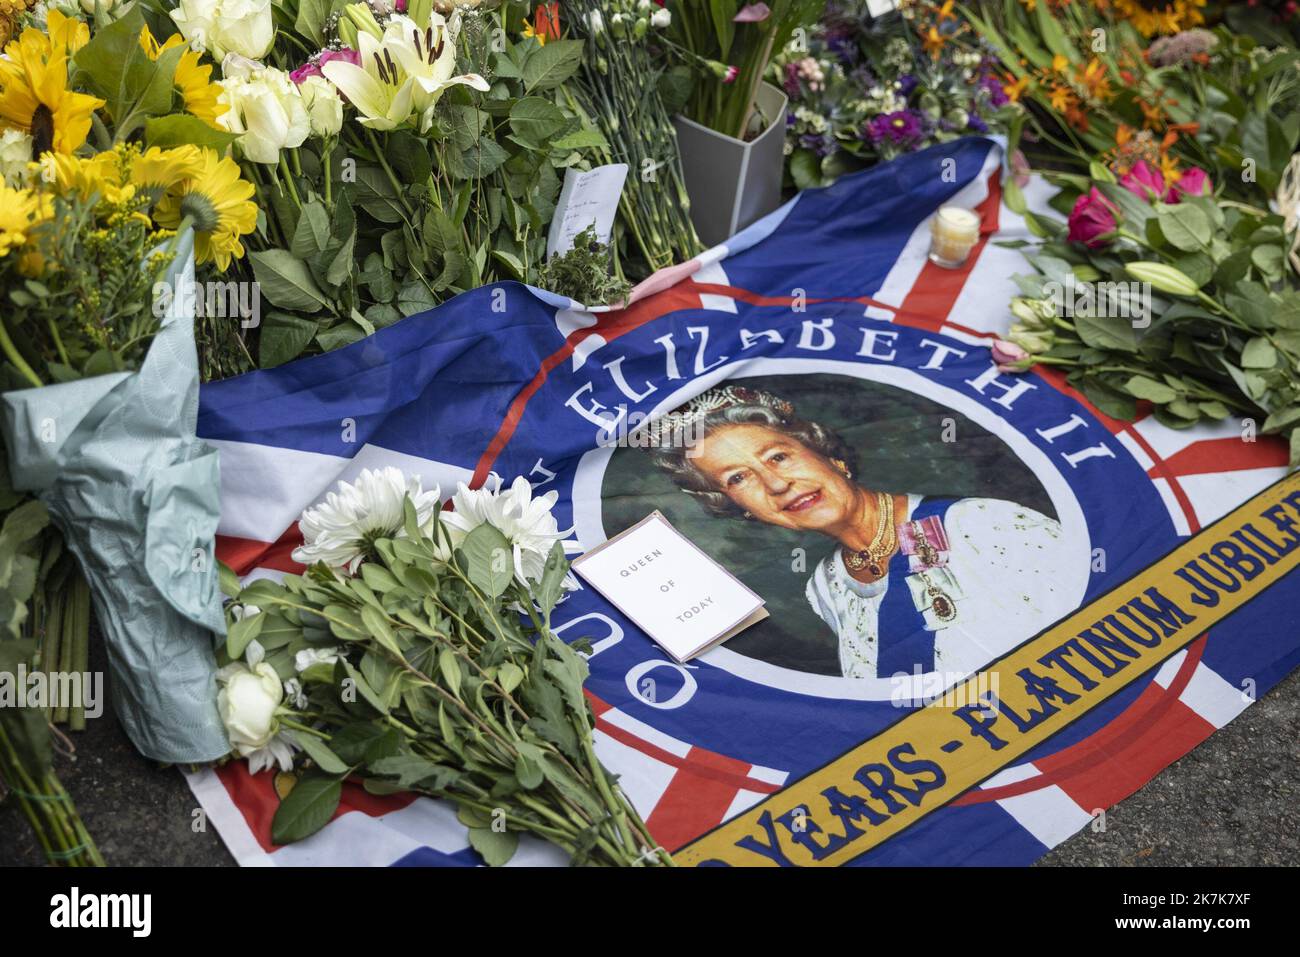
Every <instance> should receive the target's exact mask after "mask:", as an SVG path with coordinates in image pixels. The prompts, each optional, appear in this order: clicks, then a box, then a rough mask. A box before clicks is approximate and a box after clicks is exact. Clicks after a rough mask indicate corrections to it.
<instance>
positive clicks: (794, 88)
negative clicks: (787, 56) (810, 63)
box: [781, 63, 801, 100]
mask: <svg viewBox="0 0 1300 957" xmlns="http://www.w3.org/2000/svg"><path fill="white" fill-rule="evenodd" d="M781 85H782V86H784V87H785V92H786V95H787V96H788V97H790V99H792V100H796V99H798V98H799V94H800V92H801V88H800V86H799V64H797V63H787V64H786V65H785V77H784V79H783V80H782V81H781Z"/></svg>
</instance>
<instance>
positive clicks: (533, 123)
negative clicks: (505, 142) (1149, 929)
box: [510, 96, 599, 149]
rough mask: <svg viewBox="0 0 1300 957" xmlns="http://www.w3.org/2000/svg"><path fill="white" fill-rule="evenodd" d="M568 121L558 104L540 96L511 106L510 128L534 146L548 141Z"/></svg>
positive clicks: (526, 98)
mask: <svg viewBox="0 0 1300 957" xmlns="http://www.w3.org/2000/svg"><path fill="white" fill-rule="evenodd" d="M568 122H569V121H568V119H567V118H566V117H565V115H564V113H563V112H562V111H561V110H560V108H559V107H558V106H556V105H555V104H554V103H552V102H550V101H549V100H546V99H543V98H542V97H540V96H526V97H524V98H523V99H522V100H519V101H518V102H517V103H515V105H514V106H512V107H511V108H510V129H511V130H513V131H514V134H515V136H517V137H519V138H520V139H521V140H523V141H525V142H527V143H530V144H532V145H534V146H540V145H541V144H542V143H544V142H546V141H547V140H548V139H550V138H551V137H552V136H553V135H555V134H556V133H558V132H559V131H560V130H562V129H563V128H564V127H565V125H566V124H567V123H568ZM593 132H594V131H593ZM597 135H599V134H597ZM569 148H570V149H572V148H573V147H569Z"/></svg>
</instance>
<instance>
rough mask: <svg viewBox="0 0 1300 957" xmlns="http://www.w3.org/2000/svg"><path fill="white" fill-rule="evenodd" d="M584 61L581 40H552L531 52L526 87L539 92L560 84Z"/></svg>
mask: <svg viewBox="0 0 1300 957" xmlns="http://www.w3.org/2000/svg"><path fill="white" fill-rule="evenodd" d="M580 63H582V41H581V40H552V41H551V42H550V43H548V44H546V46H544V47H541V48H539V49H537V50H535V51H533V52H532V53H531V54H529V56H528V59H527V61H525V63H524V68H523V70H522V71H521V72H522V73H523V76H524V89H525V90H526V91H527V92H529V93H538V92H540V91H542V90H549V89H552V88H553V87H557V86H559V85H560V84H561V83H563V82H564V81H565V80H567V79H568V78H569V77H571V76H572V75H573V74H574V72H575V71H576V70H577V69H578V66H579V64H580Z"/></svg>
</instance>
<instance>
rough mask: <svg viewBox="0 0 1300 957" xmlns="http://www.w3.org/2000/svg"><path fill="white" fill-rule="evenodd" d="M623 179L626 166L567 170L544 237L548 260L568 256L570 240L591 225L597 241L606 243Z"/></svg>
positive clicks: (611, 228)
mask: <svg viewBox="0 0 1300 957" xmlns="http://www.w3.org/2000/svg"><path fill="white" fill-rule="evenodd" d="M625 179H627V164H626V163H611V164H609V165H608V166H597V167H596V168H595V169H592V170H586V171H582V170H575V169H574V168H573V167H569V170H568V172H566V173H565V174H564V186H563V187H561V189H560V199H559V201H558V202H557V203H556V204H555V217H554V218H553V219H552V220H551V231H550V234H549V235H548V236H547V237H546V256H547V258H548V259H549V258H550V257H551V256H558V255H562V254H564V253H567V252H568V251H569V250H570V249H572V248H573V240H574V238H575V237H576V236H577V235H578V233H580V232H582V231H583V230H584V229H586V228H587V227H588V226H590V225H592V224H593V223H594V224H595V226H596V235H597V236H598V237H599V238H600V241H601V242H603V243H607V242H609V235H610V232H611V231H612V230H613V228H614V215H615V214H616V213H617V212H618V198H619V196H620V195H621V194H622V192H623V181H624V180H625Z"/></svg>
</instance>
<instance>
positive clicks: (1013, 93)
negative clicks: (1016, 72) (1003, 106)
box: [1002, 76, 1029, 103]
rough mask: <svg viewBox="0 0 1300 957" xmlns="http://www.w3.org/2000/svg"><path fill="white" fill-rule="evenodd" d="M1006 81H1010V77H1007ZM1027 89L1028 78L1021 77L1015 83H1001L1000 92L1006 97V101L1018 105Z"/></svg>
mask: <svg viewBox="0 0 1300 957" xmlns="http://www.w3.org/2000/svg"><path fill="white" fill-rule="evenodd" d="M1007 80H1008V81H1010V80H1011V77H1010V76H1008V77H1007ZM1028 87H1029V77H1027V76H1022V77H1021V78H1020V79H1018V80H1016V81H1015V82H1006V83H1003V84H1002V92H1003V93H1005V94H1006V95H1007V99H1008V100H1010V101H1011V102H1012V103H1018V102H1020V97H1021V95H1022V94H1023V93H1024V92H1025V90H1026V89H1027V88H1028Z"/></svg>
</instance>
